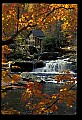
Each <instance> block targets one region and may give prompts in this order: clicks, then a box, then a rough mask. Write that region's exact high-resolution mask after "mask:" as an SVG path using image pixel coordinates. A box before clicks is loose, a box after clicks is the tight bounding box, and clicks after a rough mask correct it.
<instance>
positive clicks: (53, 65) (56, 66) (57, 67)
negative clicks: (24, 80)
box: [33, 59, 71, 73]
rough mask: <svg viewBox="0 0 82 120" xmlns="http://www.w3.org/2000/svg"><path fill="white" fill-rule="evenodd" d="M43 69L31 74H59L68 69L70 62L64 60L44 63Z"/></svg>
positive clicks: (35, 70)
mask: <svg viewBox="0 0 82 120" xmlns="http://www.w3.org/2000/svg"><path fill="white" fill-rule="evenodd" d="M44 63H45V67H42V68H37V69H34V70H33V72H55V73H59V72H62V71H63V70H67V69H70V67H71V62H68V61H65V60H64V59H58V60H51V61H44Z"/></svg>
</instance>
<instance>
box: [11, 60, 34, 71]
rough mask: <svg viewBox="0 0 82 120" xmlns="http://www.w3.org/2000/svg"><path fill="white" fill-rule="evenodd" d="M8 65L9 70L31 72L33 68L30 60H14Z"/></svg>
mask: <svg viewBox="0 0 82 120" xmlns="http://www.w3.org/2000/svg"><path fill="white" fill-rule="evenodd" d="M12 66H14V67H12ZM16 66H18V67H16ZM10 67H11V72H26V71H27V72H31V71H32V70H33V62H32V61H20V62H15V63H14V64H11V65H10Z"/></svg>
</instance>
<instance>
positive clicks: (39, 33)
mask: <svg viewBox="0 0 82 120" xmlns="http://www.w3.org/2000/svg"><path fill="white" fill-rule="evenodd" d="M31 32H32V33H33V34H34V36H37V37H44V33H43V32H42V31H41V30H40V29H36V30H32V31H31Z"/></svg>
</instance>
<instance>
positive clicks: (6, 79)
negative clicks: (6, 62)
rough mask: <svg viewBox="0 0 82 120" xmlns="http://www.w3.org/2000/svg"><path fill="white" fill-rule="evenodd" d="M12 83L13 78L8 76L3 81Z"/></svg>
mask: <svg viewBox="0 0 82 120" xmlns="http://www.w3.org/2000/svg"><path fill="white" fill-rule="evenodd" d="M10 81H11V78H10V77H9V76H6V77H5V78H4V79H3V82H6V83H7V82H10Z"/></svg>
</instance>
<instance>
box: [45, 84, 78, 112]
mask: <svg viewBox="0 0 82 120" xmlns="http://www.w3.org/2000/svg"><path fill="white" fill-rule="evenodd" d="M76 84H77V83H76ZM76 84H74V85H73V86H71V87H70V88H69V89H68V90H67V91H69V90H71V89H72V88H73V87H74V86H75V85H76ZM58 100H60V97H58V98H57V99H56V100H55V101H54V102H53V103H52V104H51V105H49V106H48V107H47V108H46V109H45V110H47V109H49V108H50V107H52V106H53V105H54V104H55V103H56V102H57V101H58Z"/></svg>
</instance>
